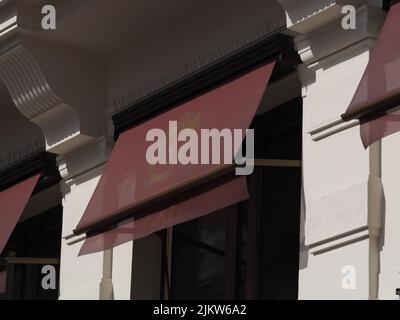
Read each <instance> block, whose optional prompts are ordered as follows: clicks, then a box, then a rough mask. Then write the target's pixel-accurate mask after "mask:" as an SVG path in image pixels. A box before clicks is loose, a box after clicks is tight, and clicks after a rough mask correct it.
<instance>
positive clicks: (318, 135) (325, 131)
mask: <svg viewBox="0 0 400 320" xmlns="http://www.w3.org/2000/svg"><path fill="white" fill-rule="evenodd" d="M359 124H360V123H359V121H358V120H353V121H350V122H345V121H344V120H343V119H341V118H338V119H336V120H332V121H330V122H328V123H326V124H323V125H320V126H318V127H317V128H315V129H312V130H310V131H309V132H308V134H309V135H311V139H312V140H313V141H320V140H322V139H325V138H327V137H329V136H332V135H334V134H336V133H339V132H341V131H345V130H347V129H350V128H353V127H356V126H358V125H359Z"/></svg>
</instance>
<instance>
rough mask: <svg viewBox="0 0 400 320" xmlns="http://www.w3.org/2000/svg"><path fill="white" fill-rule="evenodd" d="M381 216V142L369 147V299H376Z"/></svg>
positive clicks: (377, 292)
mask: <svg viewBox="0 0 400 320" xmlns="http://www.w3.org/2000/svg"><path fill="white" fill-rule="evenodd" d="M382 216H383V186H382V142H381V141H377V142H375V143H374V144H372V145H371V146H370V149H369V180H368V228H369V266H368V267H369V268H368V274H369V279H368V280H369V299H370V300H375V299H378V294H379V273H380V235H381V229H382Z"/></svg>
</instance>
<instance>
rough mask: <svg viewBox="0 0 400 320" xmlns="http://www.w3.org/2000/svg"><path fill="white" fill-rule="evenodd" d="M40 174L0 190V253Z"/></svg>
mask: <svg viewBox="0 0 400 320" xmlns="http://www.w3.org/2000/svg"><path fill="white" fill-rule="evenodd" d="M39 177H40V174H38V175H35V176H33V177H31V178H29V179H26V180H25V181H22V182H20V183H18V184H16V185H14V186H12V187H10V188H8V189H5V190H3V191H0V253H1V252H2V251H3V249H4V247H5V246H6V244H7V241H8V239H9V238H10V236H11V233H12V232H13V230H14V228H15V226H16V225H17V223H18V220H19V219H20V217H21V215H22V212H23V211H24V209H25V207H26V205H27V203H28V200H29V198H30V197H31V195H32V192H33V190H34V189H35V186H36V184H37V182H38V180H39Z"/></svg>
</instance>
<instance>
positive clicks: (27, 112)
mask: <svg viewBox="0 0 400 320" xmlns="http://www.w3.org/2000/svg"><path fill="white" fill-rule="evenodd" d="M0 77H1V79H2V80H3V81H4V83H5V85H6V86H7V89H8V91H9V93H10V95H11V97H12V99H13V101H14V104H15V106H16V107H17V108H18V110H19V111H20V112H21V113H22V114H23V115H24V116H25V117H26V118H28V119H29V120H31V119H33V118H35V117H37V116H38V115H40V114H42V113H44V112H46V111H48V110H50V109H51V108H54V107H55V106H57V105H59V104H61V103H62V100H61V99H60V98H59V97H58V96H57V95H56V94H55V93H54V92H53V90H52V89H51V88H50V85H49V83H48V82H47V80H46V79H45V77H44V75H43V72H42V70H41V69H40V67H39V65H38V63H37V62H36V61H35V60H34V59H33V57H32V55H31V54H30V53H29V52H28V51H27V50H26V49H24V48H23V47H22V46H21V45H20V44H16V46H15V47H13V48H12V49H10V50H9V51H8V52H7V53H3V55H2V56H0Z"/></svg>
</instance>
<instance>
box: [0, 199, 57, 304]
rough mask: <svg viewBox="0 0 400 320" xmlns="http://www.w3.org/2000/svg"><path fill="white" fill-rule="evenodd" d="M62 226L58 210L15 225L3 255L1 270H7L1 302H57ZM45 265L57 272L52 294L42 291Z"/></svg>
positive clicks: (54, 209)
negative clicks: (52, 267)
mask: <svg viewBox="0 0 400 320" xmlns="http://www.w3.org/2000/svg"><path fill="white" fill-rule="evenodd" d="M61 226H62V207H61V206H57V207H55V208H53V209H51V210H48V211H46V212H44V213H42V214H40V215H38V216H35V217H33V218H31V219H29V220H26V221H24V222H21V223H19V224H18V225H17V227H16V228H15V230H14V232H13V234H12V236H11V238H10V240H9V241H8V244H7V246H6V248H5V250H4V251H3V255H2V266H1V267H2V268H3V270H7V279H6V282H7V285H6V292H5V294H3V295H2V298H3V299H9V300H56V299H58V274H59V259H60V251H61ZM44 265H52V266H54V267H55V269H56V274H55V275H56V277H57V278H56V283H57V285H56V289H55V290H52V289H49V290H45V289H44V288H43V287H42V279H43V277H44V275H43V274H42V267H43V266H44Z"/></svg>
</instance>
